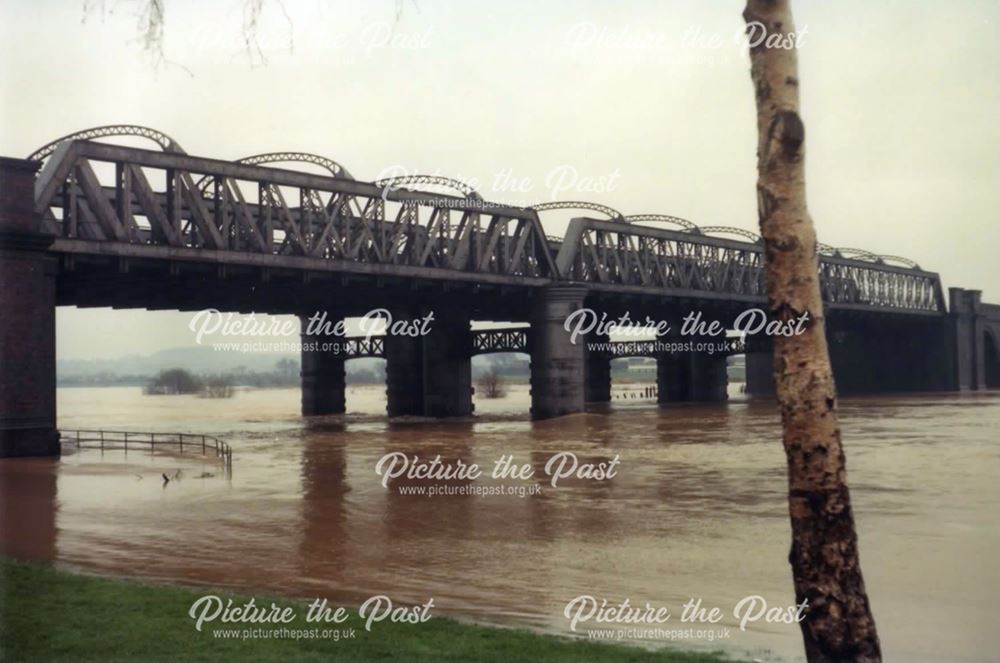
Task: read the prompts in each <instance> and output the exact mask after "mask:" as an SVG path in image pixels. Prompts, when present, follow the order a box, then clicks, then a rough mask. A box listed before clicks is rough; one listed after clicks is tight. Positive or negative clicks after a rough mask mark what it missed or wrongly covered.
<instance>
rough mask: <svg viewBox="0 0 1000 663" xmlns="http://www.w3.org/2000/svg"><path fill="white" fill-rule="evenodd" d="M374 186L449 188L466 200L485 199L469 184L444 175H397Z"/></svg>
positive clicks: (377, 182) (376, 182)
mask: <svg viewBox="0 0 1000 663" xmlns="http://www.w3.org/2000/svg"><path fill="white" fill-rule="evenodd" d="M374 184H375V185H376V186H380V187H393V188H395V187H400V188H409V186H410V185H413V184H415V185H418V186H420V185H423V186H427V185H431V186H441V187H446V188H449V189H451V190H452V191H456V192H458V193H459V194H461V195H462V196H463V197H465V198H473V199H475V200H482V199H483V197H482V196H480V195H479V194H478V193H477V192H476V190H475V189H473V188H472V187H471V186H469V185H468V184H467V183H465V182H463V181H461V180H456V179H454V178H451V177H444V176H442V175H397V176H395V177H384V178H382V179H380V180H375V182H374Z"/></svg>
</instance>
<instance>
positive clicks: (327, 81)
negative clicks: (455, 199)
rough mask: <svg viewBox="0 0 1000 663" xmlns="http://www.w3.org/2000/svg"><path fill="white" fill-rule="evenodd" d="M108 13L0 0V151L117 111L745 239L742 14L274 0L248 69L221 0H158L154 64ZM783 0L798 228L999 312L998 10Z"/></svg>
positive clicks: (371, 167)
mask: <svg viewBox="0 0 1000 663" xmlns="http://www.w3.org/2000/svg"><path fill="white" fill-rule="evenodd" d="M97 4H99V3H97ZM105 6H106V8H107V11H106V13H105V14H104V15H103V16H102V15H101V14H100V13H99V12H92V13H91V14H90V15H89V16H88V17H87V20H86V22H83V21H82V20H81V19H82V18H83V2H82V1H80V0H67V1H65V2H56V1H53V0H45V1H40V2H10V1H0V54H2V57H3V65H0V93H2V102H0V154H3V155H10V156H25V155H27V154H28V153H29V152H30V151H31V150H32V149H34V148H35V147H37V146H39V145H41V144H42V143H45V142H47V141H48V140H51V139H52V138H55V137H58V136H60V135H62V134H65V133H68V132H71V131H74V130H77V129H82V128H85V127H89V126H93V125H100V124H111V123H118V122H128V123H136V124H143V125H148V126H151V127H155V128H157V129H160V130H161V131H164V132H166V133H168V134H170V135H171V136H173V137H174V138H176V139H177V140H178V141H180V143H181V144H182V145H183V146H184V148H185V149H186V150H187V151H188V152H189V153H193V154H198V155H205V156H211V157H218V158H237V157H241V156H246V155H248V154H254V153H258V152H264V151H272V150H279V149H294V150H302V151H310V152H316V153H319V154H323V155H326V156H329V157H331V158H334V159H336V160H338V161H340V162H341V163H343V164H344V165H345V166H346V167H347V168H348V169H349V170H350V171H351V173H352V174H353V175H354V176H355V177H358V178H361V179H372V178H375V177H377V176H378V175H379V174H380V173H382V172H383V171H384V170H385V169H386V168H389V167H392V166H400V167H402V168H405V169H406V170H407V171H409V172H436V173H440V174H444V175H451V176H456V177H460V178H463V179H474V180H476V181H477V184H478V188H479V190H480V191H481V193H483V195H484V196H485V197H487V198H493V199H502V200H506V201H510V202H515V203H522V204H530V203H534V202H538V201H540V200H547V199H551V198H552V196H553V193H552V191H551V187H550V186H549V185H547V178H548V179H549V184H551V183H552V182H551V178H553V177H557V176H559V175H558V173H561V174H562V175H561V176H562V177H563V178H565V179H564V180H563V181H564V182H566V180H568V179H571V178H572V174H573V173H574V172H575V173H576V174H577V187H576V188H577V189H580V190H572V189H571V190H561V191H558V192H557V197H558V198H562V199H584V200H594V201H598V202H602V203H605V204H608V205H610V206H612V207H614V208H616V209H618V210H621V211H622V212H624V213H626V214H630V213H641V212H660V213H667V214H675V215H678V216H682V217H685V218H688V219H691V220H692V221H694V222H695V223H698V224H701V225H730V226H739V227H743V228H748V229H753V228H754V227H755V224H756V218H755V214H756V211H755V196H754V182H755V178H756V173H755V163H754V149H755V141H756V138H755V123H754V111H753V94H752V89H751V85H750V79H749V74H748V71H747V67H748V65H747V61H746V58H745V55H744V53H743V49H742V48H740V47H738V46H737V45H736V44H735V42H734V35H736V34H738V33H739V32H740V31H741V29H742V19H741V16H740V13H741V11H742V3H741V2H737V1H732V2H730V1H725V2H723V1H713V2H706V1H704V0H701V1H697V0H690V1H672V2H664V1H662V0H659V1H656V0H648V1H645V2H639V1H632V2H628V1H625V2H621V1H619V2H614V3H611V2H606V1H603V0H602V1H600V2H597V1H594V2H569V1H563V2H545V3H542V2H538V1H537V0H535V1H533V2H525V1H521V0H507V1H505V2H495V3H494V2H491V3H487V2H445V1H443V0H438V1H433V0H420V2H419V3H417V4H413V3H412V2H410V1H409V0H407V1H406V2H404V4H403V11H402V14H401V16H400V18H399V20H398V21H396V20H395V12H396V4H395V3H394V2H392V1H391V0H372V1H370V2H363V3H362V2H357V3H349V2H339V1H338V2H334V1H324V0H308V1H306V0H302V1H298V2H297V1H294V0H286V1H285V6H286V7H287V8H288V12H289V15H290V16H289V17H290V19H291V25H289V23H288V21H286V19H285V17H283V16H282V14H281V12H280V11H279V10H278V5H277V4H276V3H275V2H273V1H272V2H270V3H268V4H267V5H266V10H265V16H264V17H263V25H264V29H263V31H262V32H261V34H260V42H261V46H262V49H263V51H264V54H265V56H266V58H267V60H268V62H267V64H266V66H252V65H251V64H250V63H249V61H248V57H247V54H246V52H245V50H244V49H243V47H242V45H241V39H242V35H241V28H240V26H241V22H242V6H243V3H242V2H241V0H226V1H224V2H218V3H206V2H201V3H198V2H194V1H193V0H167V2H166V7H167V23H166V39H167V41H166V49H165V53H166V56H167V58H168V59H169V60H172V61H174V62H176V63H178V64H179V65H183V68H182V67H181V66H173V65H163V66H160V67H159V68H158V69H154V68H153V67H152V66H151V64H150V62H149V59H148V58H146V57H144V56H143V55H142V54H141V52H140V49H139V48H138V45H137V44H136V35H137V27H136V16H135V11H136V7H137V6H138V3H135V2H124V1H122V2H112V1H109V2H107V3H106V5H105ZM794 7H795V10H796V19H797V23H798V27H799V29H800V31H801V30H803V29H805V34H804V36H803V37H802V40H803V41H802V48H801V49H800V67H801V79H802V91H803V111H804V118H805V122H806V128H807V151H808V187H809V198H810V200H809V205H810V209H811V211H812V214H813V217H814V219H815V220H816V223H817V226H818V230H819V233H820V239H821V240H822V241H824V242H826V243H828V244H833V245H836V246H845V247H858V248H865V249H868V250H871V251H874V252H876V253H891V254H899V255H903V256H907V257H909V258H912V259H914V260H916V261H918V262H919V263H920V264H921V265H922V266H923V267H925V268H927V269H931V270H934V271H939V272H940V273H941V274H942V277H943V280H944V282H945V285H946V286H963V287H974V288H981V289H982V290H983V291H984V298H985V299H987V300H992V301H1000V287H997V284H998V282H1000V260H998V254H997V250H998V248H1000V229H998V228H997V225H996V220H997V219H996V217H997V210H998V209H1000V132H998V130H997V125H996V118H997V117H1000V77H998V76H997V70H998V65H1000V40H998V39H997V38H996V34H995V33H996V31H997V29H998V27H1000V20H998V19H1000V3H997V2H987V1H982V2H971V1H966V2H951V3H930V2H928V3H918V2H904V1H902V0H895V1H893V0H888V1H885V2H879V3H865V2H838V3H830V2H806V1H799V2H796V3H794ZM713 35H717V37H715V38H716V39H718V40H719V42H720V43H721V44H720V45H719V46H718V47H717V48H712V47H711V44H710V40H711V39H712V38H713ZM289 36H291V37H292V42H293V43H294V50H293V52H291V53H289V50H288V45H289ZM185 68H186V70H189V71H190V74H189V73H188V71H186V70H185ZM553 172H555V173H557V175H553ZM505 173H507V174H509V177H504V174H505ZM498 177H500V179H501V180H503V181H504V182H506V184H502V185H501V186H499V187H497V186H496V185H497V181H496V180H497V178H498ZM584 179H586V180H588V182H589V183H591V184H595V185H596V184H598V183H600V182H601V181H603V182H604V184H605V186H604V189H608V188H610V189H611V190H605V191H602V192H592V191H588V190H587V189H588V185H587V183H585V182H584ZM513 180H518V181H522V182H523V181H526V182H528V183H530V190H529V191H521V190H515V189H519V188H523V187H512V186H511V185H510V182H511V181H513ZM609 183H610V184H611V186H610V187H608V186H607V185H608V184H609ZM545 221H546V224H547V226H548V229H549V230H550V231H551V232H560V231H561V229H562V224H563V222H564V221H563V219H562V218H561V217H560V216H559V215H556V216H555V217H553V218H551V219H550V218H548V217H545ZM187 320H188V316H186V315H180V314H177V313H162V312H161V313H155V314H154V313H146V312H132V311H129V312H114V313H109V312H107V311H92V310H89V311H88V310H84V311H76V310H61V311H60V314H59V318H58V325H59V354H60V357H65V358H85V357H98V356H102V357H103V356H115V355H120V354H127V353H133V352H142V353H145V352H151V351H155V350H157V349H160V348H166V347H174V346H181V345H190V344H191V343H192V342H193V337H192V335H191V333H190V332H188V331H187V330H186V328H185V325H186V322H187Z"/></svg>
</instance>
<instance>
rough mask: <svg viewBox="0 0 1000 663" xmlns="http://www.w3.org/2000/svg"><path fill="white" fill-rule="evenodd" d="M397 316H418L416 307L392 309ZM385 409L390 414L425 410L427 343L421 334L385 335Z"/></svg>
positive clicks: (409, 413)
mask: <svg viewBox="0 0 1000 663" xmlns="http://www.w3.org/2000/svg"><path fill="white" fill-rule="evenodd" d="M392 316H393V319H394V320H398V319H402V318H406V319H410V320H412V319H414V318H416V317H417V314H416V311H415V310H413V309H403V310H399V311H395V310H394V311H393V312H392ZM385 395H386V406H385V409H386V412H387V413H388V415H389V416H390V417H403V416H423V414H424V343H423V339H422V338H420V337H419V336H401V335H398V334H388V333H387V334H386V336H385Z"/></svg>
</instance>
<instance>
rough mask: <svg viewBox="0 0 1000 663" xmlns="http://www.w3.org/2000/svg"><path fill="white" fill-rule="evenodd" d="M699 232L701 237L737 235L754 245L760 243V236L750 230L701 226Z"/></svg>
mask: <svg viewBox="0 0 1000 663" xmlns="http://www.w3.org/2000/svg"><path fill="white" fill-rule="evenodd" d="M700 230H701V234H703V235H738V236H740V237H743V238H745V239H748V240H750V241H751V242H754V243H755V244H756V243H759V242H760V241H761V237H760V235H758V234H757V233H755V232H752V231H750V230H744V229H743V228H733V227H731V226H703V227H702V228H701V229H700Z"/></svg>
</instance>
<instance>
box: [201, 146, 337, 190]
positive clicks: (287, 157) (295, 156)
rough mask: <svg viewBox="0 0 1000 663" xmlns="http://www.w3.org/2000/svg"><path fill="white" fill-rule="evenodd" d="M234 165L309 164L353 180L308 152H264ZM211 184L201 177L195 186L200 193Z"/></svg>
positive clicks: (333, 165)
mask: <svg viewBox="0 0 1000 663" xmlns="http://www.w3.org/2000/svg"><path fill="white" fill-rule="evenodd" d="M235 163H242V164H246V165H248V166H262V165H265V164H269V163H311V164H315V165H317V166H320V167H322V168H325V169H326V170H328V171H330V175H332V176H333V177H338V178H340V179H346V180H353V179H354V178H353V177H351V174H350V173H349V172H347V169H346V168H344V167H343V166H341V165H340V164H339V163H337V162H336V161H334V160H333V159H328V158H327V157H324V156H320V155H318V154H311V153H309V152H265V153H264V154H254V155H253V156H249V157H243V158H242V159H237V160H236V162H235ZM211 182H212V178H211V177H207V176H206V177H202V178H201V179H200V180H198V182H197V183H196V185H195V186H197V187H198V190H199V191H201V192H202V193H205V192H206V191H207V189H208V185H209V184H210V183H211Z"/></svg>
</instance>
